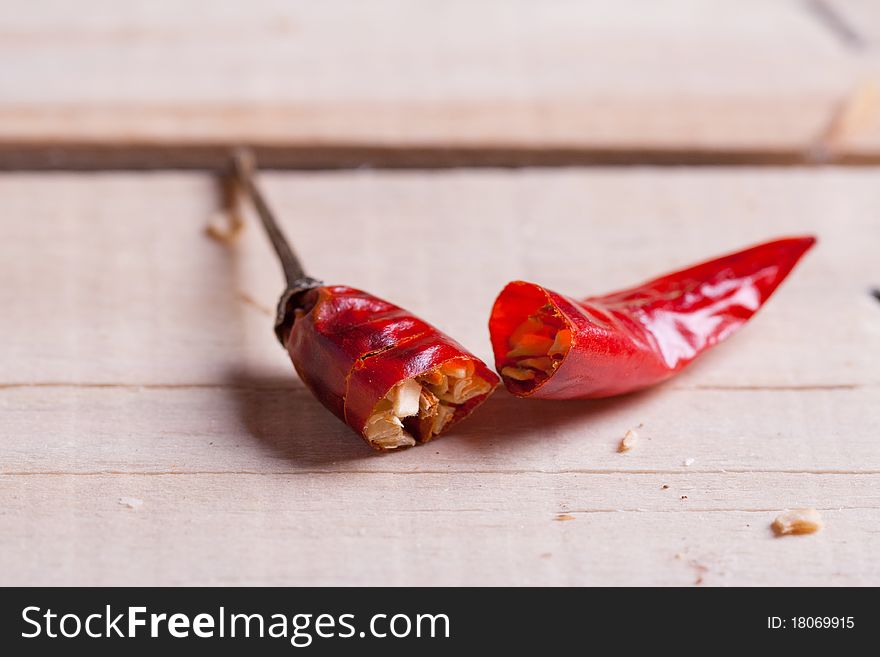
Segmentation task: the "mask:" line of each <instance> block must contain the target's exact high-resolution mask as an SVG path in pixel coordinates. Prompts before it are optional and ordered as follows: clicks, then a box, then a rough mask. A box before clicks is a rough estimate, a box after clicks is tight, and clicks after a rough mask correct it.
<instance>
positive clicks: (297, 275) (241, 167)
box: [232, 148, 323, 345]
mask: <svg viewBox="0 0 880 657" xmlns="http://www.w3.org/2000/svg"><path fill="white" fill-rule="evenodd" d="M232 163H233V170H234V172H235V175H236V177H237V179H238V181H239V184H240V185H241V189H242V191H243V192H244V194H245V195H246V196H247V197H248V198H249V199H250V201H251V203H253V205H254V208H255V209H256V211H257V215H258V216H259V217H260V221H261V222H262V224H263V228H264V229H265V230H266V234H267V235H268V236H269V241H270V242H271V243H272V248H274V249H275V253H276V254H277V256H278V259H279V260H280V261H281V268H282V270H283V271H284V278H285V281H286V282H287V287H286V288H285V290H284V293H283V294H282V295H281V299H280V300H279V302H278V314H277V316H276V318H275V334H276V335H277V336H278V339H279V340H280V341H281V344H282V345H284V344H285V340H286V338H287V334H288V333H289V331H290V327H291V326H292V325H293V321H294V319H295V312H296V310H297V308H298V307H299V301H300V300H301V298H302V293H303V292H307V291H308V290H311V289H313V288H316V287H319V286H321V285H323V283H322V282H321V281H319V280H316V279H314V278H312V277H311V276H308V275H307V274H306V272H305V269H304V268H303V265H302V261H300V259H299V257H298V256H297V255H296V253H295V252H294V250H293V248H291V246H290V243H289V242H288V241H287V238H286V237H285V236H284V232H283V231H282V230H281V227H280V226H279V225H278V222H277V221H276V220H275V214H274V213H273V212H272V209H271V208H270V207H269V204H268V203H266V199H265V197H264V196H263V193H262V192H261V191H260V188H259V186H258V185H257V181H256V171H257V163H256V157H255V156H254V154H253V152H252V151H251V150H249V149H246V148H237V149H235V151H234V152H233V154H232Z"/></svg>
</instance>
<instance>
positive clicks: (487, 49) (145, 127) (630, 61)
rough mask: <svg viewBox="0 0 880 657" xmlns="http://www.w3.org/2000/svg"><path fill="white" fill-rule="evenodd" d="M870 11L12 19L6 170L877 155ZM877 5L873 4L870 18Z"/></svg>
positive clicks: (313, 6)
mask: <svg viewBox="0 0 880 657" xmlns="http://www.w3.org/2000/svg"><path fill="white" fill-rule="evenodd" d="M875 5H876V3H874V2H873V0H737V1H736V2H733V1H731V0H712V1H707V0H665V1H664V2H632V1H629V2H606V1H603V0H589V1H583V0H551V1H549V2H531V1H529V0H513V1H512V0H481V1H479V2H471V1H470V0H453V1H444V2H434V1H430V0H418V1H412V0H374V1H372V2H369V3H363V2H358V1H357V0H328V1H324V2H320V3H316V2H310V1H308V0H300V1H295V2H292V1H287V0H255V1H251V2H215V1H212V0H199V1H196V0H188V1H185V2H179V1H178V0H164V1H159V2H156V1H154V2H149V3H147V2H129V3H118V2H114V1H113V0H84V1H83V2H77V3H70V2H63V1H54V2H38V3H37V2H34V3H15V6H14V8H13V7H12V6H10V7H9V8H8V11H5V12H4V19H3V26H2V28H0V58H2V60H3V61H8V62H11V63H13V65H11V66H9V67H7V70H6V71H5V72H4V75H3V76H0V166H2V167H5V168H15V167H23V166H24V167H53V166H54V167H57V166H74V167H94V166H104V167H114V166H164V165H173V166H206V165H217V164H218V163H219V162H220V159H221V157H222V155H223V153H224V149H225V148H226V146H228V145H229V144H230V143H249V144H252V145H256V146H259V147H260V148H261V155H262V159H263V162H264V164H277V165H293V166H304V167H314V166H333V167H335V166H351V165H358V164H363V163H372V164H388V165H398V166H401V165H412V164H419V165H431V166H434V165H449V164H456V163H461V162H466V163H471V164H510V163H539V164H571V163H585V162H586V163H589V162H596V161H599V162H618V161H632V160H633V159H638V160H640V161H654V162H688V163H701V162H718V161H720V162H731V163H733V162H736V163H740V162H743V161H750V162H764V163H766V162H776V163H779V162H783V163H790V162H810V161H813V160H815V159H816V158H817V157H820V158H828V157H830V158H838V159H843V160H846V161H873V162H875V163H876V162H878V161H880V105H878V107H877V110H876V111H874V110H872V111H871V112H869V116H868V117H867V118H866V119H864V120H862V121H859V122H858V123H857V124H853V125H849V126H847V129H846V130H843V131H841V132H840V133H839V134H837V135H836V138H835V140H834V143H833V144H830V145H829V148H827V149H818V150H817V148H816V142H817V140H821V139H822V137H823V135H825V133H826V131H827V128H828V125H829V123H831V122H832V121H833V118H834V116H835V114H836V112H837V111H838V109H839V107H840V105H841V104H842V103H844V102H845V101H846V99H848V98H850V97H851V96H852V95H853V94H856V93H857V91H858V90H859V89H860V88H862V86H863V85H864V84H865V83H868V82H871V81H873V82H874V83H875V84H880V56H878V52H880V41H878V38H877V34H878V28H877V20H876V17H877V12H876V7H875ZM872 7H873V8H872Z"/></svg>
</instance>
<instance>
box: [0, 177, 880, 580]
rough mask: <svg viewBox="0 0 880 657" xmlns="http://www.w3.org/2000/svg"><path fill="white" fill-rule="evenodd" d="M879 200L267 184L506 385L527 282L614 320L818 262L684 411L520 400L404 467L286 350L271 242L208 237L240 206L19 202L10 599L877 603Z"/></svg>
mask: <svg viewBox="0 0 880 657" xmlns="http://www.w3.org/2000/svg"><path fill="white" fill-rule="evenodd" d="M878 173H880V171H878V170H877V169H858V170H855V169H812V170H807V169H785V170H766V169H765V170H760V171H758V170H751V169H729V170H725V169H711V170H705V169H682V170H659V169H650V168H632V169H616V170H614V169H607V170H606V169H590V170H558V171H549V170H544V171H449V172H370V171H352V172H345V173H343V172H323V173H298V174H268V175H265V176H264V177H263V180H264V183H265V186H266V190H267V194H268V196H269V198H270V200H271V202H272V203H273V205H274V206H275V207H276V209H277V211H278V213H279V215H280V216H281V218H282V221H283V224H284V226H285V228H286V229H287V230H288V232H289V233H290V235H291V236H292V237H294V239H295V241H296V244H297V246H298V248H299V249H300V250H301V251H302V252H303V254H304V255H305V257H306V260H307V263H309V264H310V266H311V267H312V268H313V270H314V272H315V273H316V274H319V275H321V276H324V277H325V278H327V279H328V280H329V281H332V282H345V283H352V284H357V285H359V286H361V287H364V288H366V289H369V290H371V291H374V292H375V293H377V294H380V295H384V296H387V297H389V298H391V299H394V300H395V301H397V302H399V303H401V304H402V305H404V306H406V307H408V308H410V309H412V310H414V311H415V312H417V313H419V314H421V315H423V316H425V317H426V318H427V319H429V320H430V321H433V322H435V323H437V324H439V325H440V326H442V327H443V328H445V329H446V330H448V331H449V332H450V333H451V334H453V335H455V336H456V337H457V338H459V339H460V340H462V341H463V342H464V343H465V344H466V345H468V346H469V347H470V348H472V349H474V350H475V351H476V352H477V353H480V354H482V355H484V356H487V355H488V345H487V339H486V338H487V336H486V329H485V318H486V314H487V312H488V308H489V305H490V303H491V301H492V298H493V296H494V294H495V293H496V292H497V290H498V289H500V287H501V285H502V284H503V283H504V282H506V281H507V280H508V279H510V278H516V277H524V278H527V279H532V280H538V281H541V282H543V283H545V284H547V285H549V286H553V287H556V288H558V289H560V290H561V291H566V292H571V293H578V292H580V293H582V294H589V293H596V292H600V291H602V290H608V289H612V288H615V287H618V286H623V285H628V284H632V283H635V282H638V281H639V280H641V279H644V278H646V277H648V276H651V275H654V274H657V273H659V272H661V271H663V270H666V269H671V268H674V267H677V266H683V265H686V264H688V263H690V262H692V261H695V260H699V259H702V258H705V257H706V256H707V255H711V254H713V253H721V252H724V251H727V250H731V249H734V248H738V247H741V246H744V245H746V244H748V243H750V242H754V241H758V240H761V239H764V238H769V237H773V236H775V235H779V234H792V233H801V232H813V233H816V234H818V236H819V239H820V243H819V246H818V247H817V248H816V249H815V251H814V252H812V253H811V254H809V255H808V257H807V258H806V259H805V261H804V263H803V264H802V265H801V266H800V267H799V268H798V269H797V270H796V272H795V273H794V275H793V276H792V278H791V280H789V281H787V282H786V284H785V285H784V286H783V287H782V288H780V290H779V292H778V294H777V296H776V297H774V299H773V300H772V301H771V302H770V303H768V305H767V307H766V308H765V309H763V310H762V312H761V313H760V314H759V315H758V316H757V317H756V318H755V319H754V321H753V322H751V323H750V325H749V326H748V327H746V328H745V329H744V330H743V331H742V332H741V333H740V334H739V335H737V336H736V337H734V338H732V339H731V340H730V342H729V343H727V344H725V345H722V346H720V347H719V348H717V349H716V350H715V351H714V352H713V353H710V354H707V355H706V356H705V357H704V358H703V359H701V362H699V363H698V364H695V365H694V366H693V367H692V368H691V369H690V370H689V371H687V372H685V373H684V374H683V375H682V376H681V377H678V378H676V379H675V380H673V381H672V382H670V383H669V384H668V385H664V386H662V387H659V388H657V389H655V390H651V391H648V392H645V393H642V394H638V395H631V396H627V397H623V398H620V399H614V400H607V401H602V402H575V403H551V402H535V401H522V400H516V399H514V398H512V397H510V396H509V395H507V394H506V393H503V392H500V393H499V394H498V395H496V396H495V397H494V398H492V399H491V400H490V401H489V402H488V403H487V404H486V406H485V407H484V408H483V409H481V412H480V413H478V414H476V415H475V416H474V417H473V418H471V419H470V420H469V421H467V422H466V423H463V424H462V425H461V427H460V429H459V430H457V431H456V432H455V433H454V434H453V435H450V436H449V437H446V438H443V439H441V440H439V441H437V442H436V443H433V444H431V445H430V446H427V447H422V448H418V449H413V450H409V451H407V452H402V453H400V454H392V455H387V456H379V457H377V456H375V455H373V454H372V453H371V452H370V451H369V450H367V449H366V448H365V447H364V446H363V445H362V444H361V443H360V441H359V440H357V438H356V437H354V436H352V435H350V433H349V432H348V430H347V429H346V428H345V427H344V426H343V425H342V424H341V423H339V422H338V421H337V420H335V419H334V418H332V417H331V416H329V415H328V414H327V413H326V412H325V411H324V409H323V408H322V407H321V406H320V405H318V404H317V402H315V401H314V400H313V399H312V398H311V397H310V396H309V395H308V394H307V393H306V392H305V390H304V389H303V388H302V387H301V384H300V383H299V382H298V381H297V380H296V378H295V376H294V375H293V373H292V371H291V368H290V365H289V363H288V362H287V360H286V356H285V354H284V353H283V351H282V350H281V349H280V348H279V347H278V345H277V344H276V342H275V341H274V337H273V335H272V332H271V316H270V315H271V312H270V311H269V308H271V307H272V305H273V304H274V300H275V296H276V294H277V293H278V292H279V291H280V282H281V276H280V272H279V271H278V269H277V265H276V263H275V262H274V260H273V258H272V256H271V254H270V252H269V249H268V245H267V244H266V243H265V241H264V239H263V237H262V235H261V234H260V233H259V231H258V230H257V229H256V224H255V223H253V222H250V223H249V225H248V227H247V229H246V230H245V232H244V233H243V235H242V237H241V240H240V241H239V242H238V243H237V244H236V245H234V247H232V248H230V247H226V246H223V245H220V244H217V243H215V242H213V241H211V240H209V239H208V238H206V237H205V235H204V233H203V229H204V226H205V224H206V222H207V220H208V219H209V218H210V217H211V215H212V214H213V213H214V212H215V211H216V210H217V203H218V194H217V189H216V184H215V182H214V181H213V180H211V179H210V178H208V177H206V176H203V175H196V174H184V173H164V174H141V175H135V174H124V173H122V174H101V175H96V174H51V175H47V174H42V175H35V174H6V175H3V176H0V210H2V213H3V216H4V217H5V220H4V221H3V222H0V280H2V281H3V284H2V285H0V306H2V307H3V308H4V309H5V315H4V320H3V321H2V322H0V341H2V344H3V345H4V358H3V359H2V361H0V362H2V365H0V416H2V418H3V421H2V423H0V440H2V449H0V554H2V559H0V583H2V584H4V585H7V584H37V583H59V584H60V583H64V584H74V583H84V584H101V583H103V584H267V583H276V584H328V583H329V584H376V583H387V584H457V583H472V584H678V585H691V584H696V583H701V584H709V585H713V584H714V585H727V584H743V585H748V584H767V583H773V584H825V585H828V584H876V583H877V582H880V571H878V567H877V562H876V559H874V558H873V555H874V554H875V553H876V551H877V548H878V546H877V536H878V535H880V531H878V529H880V499H878V493H877V491H878V490H880V488H878V484H880V481H878V478H880V446H878V442H877V441H876V436H877V435H878V432H880V417H878V415H877V413H876V408H877V404H878V401H880V380H878V371H880V369H878V366H880V306H878V304H877V301H876V299H875V298H873V297H872V296H871V295H870V290H871V288H872V287H875V286H877V285H878V283H880V281H878V280H877V278H876V276H877V270H876V265H875V263H876V254H875V253H874V251H875V249H876V244H877V241H878V238H880V221H878V220H877V214H876V209H877V207H880V188H878V186H877V184H876V180H877V176H878ZM635 427H640V428H638V431H639V433H640V440H639V443H638V445H637V446H636V448H635V449H634V450H633V451H632V452H630V453H627V454H619V453H617V451H616V449H617V443H618V441H619V440H620V438H621V436H622V435H623V433H624V432H625V431H626V430H628V429H632V428H635ZM690 459H693V462H692V463H691V464H690V465H685V463H686V462H688V461H689V460H690ZM663 486H668V488H663ZM124 497H125V498H137V499H140V500H143V504H142V506H140V507H138V508H136V509H132V508H128V507H127V506H125V505H124V504H120V502H119V499H120V498H124ZM683 497H684V498H686V499H683ZM810 505H812V506H816V507H817V508H819V509H820V510H821V511H822V514H823V516H824V518H825V520H826V528H825V530H824V531H823V532H822V533H820V534H818V535H816V536H810V537H788V538H784V539H775V538H773V537H772V534H771V532H770V529H769V524H770V522H772V520H773V517H775V515H776V513H777V512H778V511H780V510H781V509H783V508H786V507H794V506H810ZM560 514H564V515H570V516H573V517H574V520H569V521H560V520H557V516H558V515H560ZM377 555H379V556H378V557H377ZM413 555H419V558H414V557H413ZM441 555H442V556H443V559H445V561H444V568H442V569H438V568H433V567H432V568H427V567H425V564H426V563H432V564H435V563H437V562H438V560H439V559H440V557H441ZM676 555H678V556H676Z"/></svg>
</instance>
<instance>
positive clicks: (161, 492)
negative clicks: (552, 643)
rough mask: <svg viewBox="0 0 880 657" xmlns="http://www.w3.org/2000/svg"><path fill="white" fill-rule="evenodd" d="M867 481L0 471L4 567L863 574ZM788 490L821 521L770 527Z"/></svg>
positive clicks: (415, 577)
mask: <svg viewBox="0 0 880 657" xmlns="http://www.w3.org/2000/svg"><path fill="white" fill-rule="evenodd" d="M664 482H665V483H666V484H668V485H669V486H670V488H669V489H666V490H663V489H661V485H662V484H663V483H664ZM878 486H880V479H878V477H877V476H876V475H873V476H869V477H855V476H852V475H849V476H846V477H842V476H833V475H832V476H822V477H817V476H815V475H787V476H779V475H775V476H767V475H764V476H757V475H748V476H746V475H723V476H718V475H713V476H711V477H708V476H705V475H703V476H700V475H689V476H668V475H667V476H665V477H659V476H656V475H613V476H597V475H555V476H552V477H530V478H529V479H524V478H523V477H521V476H517V475H486V474H477V475H467V476H458V477H456V478H455V479H454V480H453V479H451V478H450V477H448V476H446V475H442V474H434V475H419V476H406V475H396V474H384V475H364V474H351V473H348V474H344V475H312V476H309V477H307V478H303V477H295V478H291V477H288V476H272V475H258V476H240V475H239V476H233V477H229V476H218V475H202V476H150V477H144V476H106V475H104V476H96V477H92V476H85V477H83V476H69V475H68V476H55V477H49V476H33V477H0V495H2V498H3V500H4V504H3V506H2V507H0V518H2V522H3V527H4V531H3V543H4V551H3V555H4V563H5V564H15V567H14V568H9V567H4V568H3V570H2V572H0V583H2V584H3V585H12V584H48V583H52V584H56V585H58V584H113V585H135V584H148V585H159V584H169V585H173V584H214V585H216V584H227V585H239V584H275V585H280V584H296V585H300V584H302V585H327V584H352V583H356V584H398V585H437V584H447V585H456V584H458V585H462V584H470V585H474V584H476V585H488V584H502V583H503V584H517V585H537V584H564V585H600V584H605V585H609V584H614V585H622V584H631V585H636V584H664V585H693V584H706V585H725V584H738V585H749V584H751V585H773V584H786V585H796V584H797V585H816V584H823V585H827V584H851V585H852V584H858V585H866V584H875V585H876V584H877V582H878V581H880V568H878V562H877V559H876V558H874V557H875V555H876V553H877V550H878V549H880V532H878V531H877V527H878V521H880V514H878V511H877V504H878V502H880V500H878V497H877V491H878ZM684 494H686V495H688V499H687V500H682V499H681V495H684ZM121 497H122V498H136V499H139V500H142V502H143V504H142V505H141V506H139V507H137V508H135V509H132V508H129V507H128V506H126V505H124V504H120V503H119V499H120V498H121ZM793 499H797V500H798V501H799V502H802V503H805V504H815V505H817V506H818V507H820V508H822V509H823V516H824V518H825V521H826V523H827V527H826V529H825V530H824V531H823V532H822V533H820V534H818V535H816V536H809V537H788V538H782V539H777V538H774V537H773V536H772V533H771V532H770V529H769V524H770V522H772V520H773V518H774V516H775V514H776V512H777V511H776V508H777V507H779V506H784V505H788V504H790V503H791V501H792V500H793ZM768 505H769V506H768ZM559 514H565V515H567V516H571V517H572V518H573V519H572V520H568V521H560V520H558V519H557V518H558V516H559ZM59 546H63V548H59ZM440 565H442V567H438V566H440Z"/></svg>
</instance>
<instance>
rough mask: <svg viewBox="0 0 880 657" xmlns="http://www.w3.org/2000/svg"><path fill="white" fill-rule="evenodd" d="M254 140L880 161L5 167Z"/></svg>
mask: <svg viewBox="0 0 880 657" xmlns="http://www.w3.org/2000/svg"><path fill="white" fill-rule="evenodd" d="M239 146H245V147H249V148H252V150H254V152H255V153H256V155H257V159H258V160H259V162H260V168H261V169H263V170H276V171H333V170H350V169H363V168H371V169H391V170H396V169H404V170H435V169H470V168H473V169H479V168H497V169H504V168H510V169H516V168H526V167H529V168H531V167H536V168H563V167H638V166H654V167H680V166H703V167H811V166H825V165H835V166H850V167H870V166H877V165H880V152H878V153H874V152H871V151H868V152H839V153H834V152H831V153H826V152H824V151H822V150H821V148H817V146H816V144H806V145H805V146H804V147H803V148H795V149H790V150H787V149H783V150H777V149H754V150H737V149H705V150H704V149H695V148H682V149H676V148H623V147H622V148H596V147H589V146H587V147H583V148H556V147H546V148H544V147H536V148H516V147H498V148H491V147H476V148H465V147H457V146H454V145H449V146H436V147H410V146H403V147H395V146H382V145H369V144H368V145H356V144H351V145H348V144H338V145H326V146H311V147H297V146H281V147H270V146H256V145H249V144H244V143H243V144H229V145H206V146H202V147H194V146H191V145H184V144H176V143H172V144H168V145H164V146H161V147H156V146H148V145H126V144H108V145H89V144H64V143H60V144H57V145H51V146H50V145H43V144H30V143H23V144H10V143H8V142H6V143H4V142H2V141H0V171H6V172H12V171H23V172H40V171H94V172H108V171H216V172H221V171H223V170H225V169H226V168H227V167H228V166H229V158H230V152H231V151H232V149H233V148H234V147H239Z"/></svg>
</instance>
